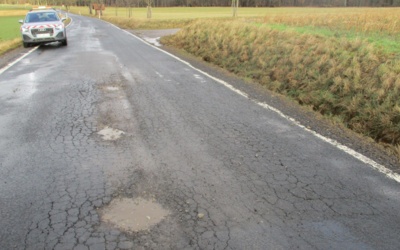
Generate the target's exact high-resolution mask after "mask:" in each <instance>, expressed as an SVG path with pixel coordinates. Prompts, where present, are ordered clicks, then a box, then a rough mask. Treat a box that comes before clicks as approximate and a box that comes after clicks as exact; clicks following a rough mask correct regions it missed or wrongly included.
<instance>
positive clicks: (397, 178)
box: [110, 23, 400, 183]
mask: <svg viewBox="0 0 400 250" xmlns="http://www.w3.org/2000/svg"><path fill="white" fill-rule="evenodd" d="M110 24H111V23H110ZM111 25H112V26H114V27H116V28H117V29H119V30H122V31H124V32H126V33H127V34H129V35H130V36H133V37H134V38H136V39H138V40H139V41H141V42H142V43H144V44H147V45H148V46H151V47H153V48H154V49H156V50H158V51H161V52H162V53H164V54H166V55H169V56H171V57H172V58H174V59H176V60H178V61H180V62H181V63H183V64H185V65H187V66H188V67H190V68H192V69H193V70H196V71H197V72H199V73H201V74H202V75H204V76H206V77H208V78H210V79H212V80H214V81H216V82H218V83H220V84H222V85H224V86H225V87H227V88H228V89H230V90H232V91H233V92H235V93H237V94H239V95H241V96H243V97H245V98H247V99H249V100H251V99H250V98H249V96H248V95H247V94H246V93H244V92H242V91H241V90H239V89H236V88H235V87H233V86H232V85H230V84H229V83H227V82H225V81H223V80H221V79H219V78H216V77H214V76H211V75H210V74H208V73H207V72H204V71H202V70H201V69H198V68H195V67H194V66H192V65H191V64H190V63H189V62H186V61H184V60H182V59H180V58H179V57H177V56H175V55H173V54H171V53H169V52H167V51H165V50H162V49H160V48H158V47H156V46H153V45H151V44H149V43H147V42H145V41H144V40H143V39H141V38H140V37H138V36H136V35H134V34H132V33H130V32H129V31H126V30H123V29H121V28H119V27H117V26H115V25H114V24H111ZM251 101H253V102H254V103H256V104H257V105H259V106H261V107H263V108H265V109H268V110H271V111H273V112H275V113H276V114H278V115H279V116H281V117H283V118H285V119H286V120H288V121H291V122H293V123H294V124H296V125H297V126H298V127H300V128H302V129H304V130H305V131H307V132H309V133H311V134H313V135H314V136H316V137H317V138H319V139H321V140H322V141H324V142H327V143H329V144H331V145H332V146H334V147H336V148H337V149H339V150H341V151H343V152H345V153H347V154H349V155H351V156H353V157H354V158H356V159H357V160H359V161H361V162H364V163H365V164H368V165H369V166H371V167H372V168H374V169H376V170H377V171H379V172H380V173H383V174H384V175H385V176H386V177H388V178H390V179H392V180H394V181H396V182H398V183H400V175H399V174H398V173H396V172H393V171H392V170H390V169H388V168H386V167H385V166H383V165H381V164H379V163H377V162H375V161H374V160H372V159H370V158H368V157H366V156H365V155H363V154H361V153H358V152H357V151H355V150H353V149H351V148H349V147H347V146H345V145H343V144H341V143H339V142H338V141H336V140H333V139H331V138H328V137H325V136H323V135H321V134H318V133H317V132H315V131H314V130H311V129H308V128H306V127H305V126H304V125H302V124H301V123H300V122H299V121H297V120H296V119H294V118H292V117H290V116H287V115H285V114H284V113H282V111H280V110H279V109H276V108H274V107H272V106H270V105H268V104H266V103H263V102H258V101H255V100H251Z"/></svg>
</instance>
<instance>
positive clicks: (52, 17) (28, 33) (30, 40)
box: [19, 8, 68, 48]
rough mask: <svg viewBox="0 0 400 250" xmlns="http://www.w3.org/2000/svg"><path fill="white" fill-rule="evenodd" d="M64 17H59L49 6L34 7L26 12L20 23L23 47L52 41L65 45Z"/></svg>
mask: <svg viewBox="0 0 400 250" xmlns="http://www.w3.org/2000/svg"><path fill="white" fill-rule="evenodd" d="M65 20H66V18H60V16H59V15H58V12H57V11H56V10H54V9H51V8H39V9H34V10H31V11H29V12H28V14H26V17H25V19H24V20H19V22H20V23H21V24H22V25H21V35H22V40H23V41H22V42H23V45H24V47H25V48H27V47H29V46H31V45H40V44H46V43H52V42H61V44H62V45H63V46H67V44H68V42H67V30H66V27H65V25H64V21H65Z"/></svg>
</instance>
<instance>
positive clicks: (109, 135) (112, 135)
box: [97, 127, 125, 141]
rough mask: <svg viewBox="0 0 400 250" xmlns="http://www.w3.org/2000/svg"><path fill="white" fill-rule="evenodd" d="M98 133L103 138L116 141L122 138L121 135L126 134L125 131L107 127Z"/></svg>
mask: <svg viewBox="0 0 400 250" xmlns="http://www.w3.org/2000/svg"><path fill="white" fill-rule="evenodd" d="M97 134H99V135H101V136H102V138H103V140H105V141H115V140H118V139H119V138H121V136H122V135H123V134H125V132H124V131H121V130H118V129H114V128H110V127H105V128H104V129H102V130H100V131H99V132H97Z"/></svg>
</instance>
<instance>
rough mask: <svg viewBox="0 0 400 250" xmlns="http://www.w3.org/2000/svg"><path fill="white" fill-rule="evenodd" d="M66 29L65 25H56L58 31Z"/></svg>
mask: <svg viewBox="0 0 400 250" xmlns="http://www.w3.org/2000/svg"><path fill="white" fill-rule="evenodd" d="M63 29H64V24H57V25H56V30H63Z"/></svg>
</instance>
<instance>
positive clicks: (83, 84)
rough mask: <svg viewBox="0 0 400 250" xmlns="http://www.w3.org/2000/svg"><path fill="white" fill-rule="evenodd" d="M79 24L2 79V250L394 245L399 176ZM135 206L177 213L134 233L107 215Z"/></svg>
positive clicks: (109, 29) (148, 51)
mask: <svg viewBox="0 0 400 250" xmlns="http://www.w3.org/2000/svg"><path fill="white" fill-rule="evenodd" d="M72 17H73V20H74V21H73V23H72V24H71V26H70V27H69V29H68V36H69V37H68V39H69V44H68V46H67V47H62V46H58V45H47V46H41V47H40V48H38V49H37V50H35V51H33V52H32V53H31V54H29V55H27V56H25V57H24V58H23V59H22V60H20V61H19V62H18V63H16V64H15V65H13V66H12V67H10V68H9V69H7V70H5V71H4V72H3V73H2V74H0V86H1V91H0V106H1V110H0V128H1V129H0V204H1V206H0V249H295V248H296V249H399V248H400V241H399V236H398V234H399V232H400V210H399V207H400V195H399V193H400V186H399V183H398V182H396V181H395V180H393V179H390V178H388V177H387V176H386V175H384V174H382V173H380V172H378V171H376V170H375V169H373V168H371V167H370V166H369V165H368V164H365V163H363V162H362V161H360V160H358V159H356V158H354V157H352V156H350V155H349V154H347V153H345V152H344V151H342V150H340V149H338V148H337V147H334V146H332V145H331V144H329V143H327V142H326V141H324V140H321V139H320V138H318V137H316V136H315V135H314V134H312V133H310V131H307V130H304V129H303V128H301V127H299V126H297V125H296V124H295V123H293V122H291V121H289V120H287V119H285V118H283V117H282V116H281V115H279V114H277V113H276V112H274V111H272V110H268V109H265V108H263V107H262V106H260V105H257V104H256V103H255V102H254V101H252V100H250V99H248V98H246V97H245V96H243V95H240V94H238V93H237V92H235V91H232V89H229V88H227V87H226V86H225V85H223V84H221V83H220V82H218V81H216V80H215V79H212V78H210V77H207V76H206V75H204V74H201V73H200V72H199V71H198V70H195V69H194V68H192V67H190V66H189V65H188V64H185V63H183V62H182V61H180V60H178V59H177V58H174V57H171V56H169V55H167V54H165V53H162V52H160V51H159V50H158V49H155V48H154V47H152V46H149V45H147V44H145V43H143V42H142V41H140V40H139V39H138V38H136V37H134V36H132V35H131V34H129V33H127V32H125V31H123V30H120V29H118V28H116V27H114V26H113V25H110V24H108V23H106V22H103V21H101V20H97V19H90V18H86V17H81V16H75V15H73V16H72ZM105 129H109V130H108V131H112V132H115V133H114V134H113V133H111V134H109V135H108V136H109V137H107V136H102V135H101V134H99V132H102V131H105ZM138 197H140V198H142V199H146V200H151V201H154V202H156V203H158V204H160V205H161V206H162V208H163V209H165V210H166V211H168V215H167V216H166V217H165V218H164V219H163V220H162V221H160V222H158V223H157V224H156V225H154V226H152V227H150V228H149V229H147V230H140V231H136V232H133V231H129V230H128V231H127V230H124V228H123V227H122V226H121V225H115V224H112V223H109V222H107V221H105V220H104V211H105V210H104V209H105V207H106V206H107V205H109V204H110V203H111V202H112V201H115V200H121V199H123V198H132V199H136V198H138ZM148 219H149V220H150V217H149V218H148Z"/></svg>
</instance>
